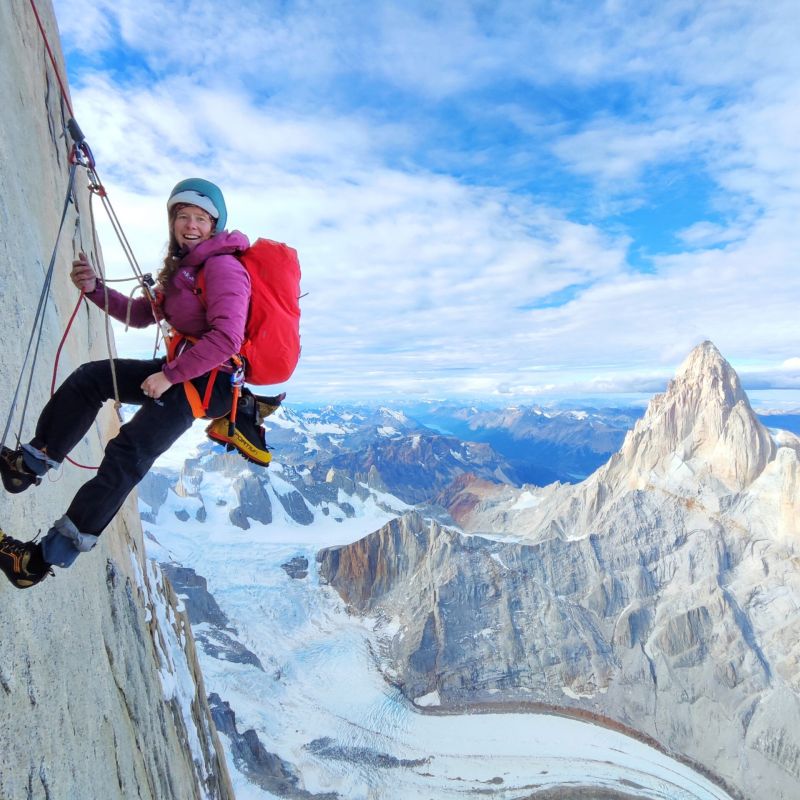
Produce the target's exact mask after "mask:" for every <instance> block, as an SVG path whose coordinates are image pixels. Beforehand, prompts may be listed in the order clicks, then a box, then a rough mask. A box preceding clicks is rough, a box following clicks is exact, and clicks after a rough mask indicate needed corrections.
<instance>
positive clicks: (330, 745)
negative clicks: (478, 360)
mask: <svg viewBox="0 0 800 800" xmlns="http://www.w3.org/2000/svg"><path fill="white" fill-rule="evenodd" d="M185 452H186V451H185V450H184V453H185ZM160 466H168V467H173V466H174V462H173V463H171V464H168V465H167V464H164V465H160ZM273 466H274V467H275V469H274V470H273V468H272V467H271V468H270V474H273V473H274V476H275V477H278V475H279V474H280V469H281V468H280V465H277V464H275V465H273ZM200 493H201V495H202V498H203V505H204V507H205V510H206V512H207V515H208V516H207V519H206V520H205V521H204V522H198V521H197V520H196V519H195V513H196V511H197V510H198V508H199V506H200V500H199V499H198V498H193V497H187V498H182V497H178V496H177V495H175V494H174V493H173V492H170V494H169V498H168V500H167V502H166V503H165V504H164V505H163V506H162V507H161V508H160V509H159V512H158V515H157V521H156V523H155V524H154V523H150V522H143V527H144V529H145V532H146V534H147V535H146V541H147V545H148V556H149V558H151V559H153V560H155V561H158V562H165V561H172V562H175V563H178V564H181V565H183V566H186V567H191V568H192V569H194V570H195V571H196V572H197V573H198V574H199V575H202V576H204V577H205V578H206V579H207V581H208V589H209V591H210V592H211V594H213V596H214V598H215V599H216V601H217V602H218V604H219V606H220V608H221V609H222V611H223V612H224V613H225V614H226V615H227V617H228V619H229V621H230V625H231V626H232V627H233V628H235V629H236V632H237V634H236V635H237V638H238V640H239V641H240V642H241V643H242V644H244V645H245V646H246V647H247V648H248V649H250V650H251V651H252V652H253V653H255V654H256V655H257V656H258V658H259V660H260V661H261V663H262V664H263V666H264V670H263V671H262V670H260V669H258V667H256V666H254V665H252V664H245V663H236V662H232V661H226V660H221V659H219V658H215V657H212V656H210V655H208V654H207V653H204V652H203V650H202V648H198V652H199V657H200V660H201V666H202V670H203V674H204V678H205V684H206V689H207V691H208V693H212V692H215V693H217V694H219V695H220V696H221V698H222V699H223V700H224V701H227V702H228V703H230V705H231V707H232V708H233V710H234V711H235V713H236V718H237V728H238V730H239V732H244V731H245V730H246V729H248V728H252V729H254V730H255V731H256V732H257V734H258V736H259V739H260V740H261V742H262V744H263V745H264V747H265V748H266V749H267V750H268V751H269V752H273V753H276V754H277V755H278V756H280V757H281V758H282V759H284V760H285V761H286V762H288V763H289V764H291V765H292V766H293V767H294V769H295V770H296V771H297V774H298V775H299V776H300V783H299V787H302V788H304V789H305V790H307V791H308V792H312V793H331V792H335V793H337V794H338V795H339V796H340V797H341V798H343V799H344V798H346V799H347V800H406V799H407V800H418V799H419V798H425V799H427V798H432V800H448V798H459V799H460V800H465V799H468V798H487V797H488V798H497V799H499V800H511V799H512V798H520V797H529V796H532V795H533V794H534V792H535V790H536V789H538V788H546V787H549V788H555V787H561V788H564V789H567V788H569V787H576V786H592V787H598V788H599V787H603V788H606V789H609V790H611V789H613V790H617V791H619V792H620V793H625V794H626V795H627V796H628V797H630V796H635V797H638V798H661V799H662V800H692V799H694V800H712V798H713V799H715V800H724V799H725V798H728V795H727V794H726V793H725V792H724V791H722V790H721V789H719V788H718V787H716V786H715V785H714V784H712V783H711V782H710V781H708V780H707V779H705V778H704V777H702V776H700V775H699V774H697V773H696V772H694V771H693V770H691V769H690V768H689V767H687V766H685V765H683V764H681V763H679V762H677V761H675V760H672V759H670V758H669V757H667V756H666V755H664V754H662V753H661V752H659V751H657V750H655V749H653V748H651V747H648V746H647V745H645V744H643V743H641V742H639V741H637V740H634V739H632V738H629V737H626V736H624V735H622V734H620V733H617V732H613V731H609V730H606V729H604V728H601V727H598V726H596V725H593V724H590V723H586V722H580V721H576V720H570V719H566V718H561V717H555V716H547V715H540V714H522V713H520V714H492V713H489V714H472V715H470V714H467V715H440V714H435V713H421V712H420V711H419V710H416V709H415V708H414V707H413V706H412V705H411V704H410V703H408V702H407V701H406V700H405V699H404V698H403V697H402V695H401V694H400V692H399V691H398V690H397V689H395V688H393V687H392V686H390V685H389V684H387V682H386V681H385V680H384V679H383V677H382V674H381V671H380V669H379V658H380V655H379V654H380V652H381V647H380V635H379V634H380V631H379V630H378V627H379V626H377V625H376V624H375V621H374V620H363V619H361V618H359V617H356V616H353V615H350V614H348V612H347V609H346V608H345V605H344V603H343V602H342V600H341V599H340V598H339V596H338V595H337V594H336V593H335V592H334V591H333V590H332V589H331V588H329V587H327V586H324V585H321V584H320V582H319V577H318V574H317V570H316V553H317V551H318V550H319V549H320V548H322V547H326V546H331V545H337V544H344V543H347V542H352V541H356V540H357V539H359V538H361V537H363V536H364V535H366V534H367V533H370V532H371V531H373V530H375V529H377V528H379V527H380V526H382V525H383V524H385V523H386V522H388V521H389V519H391V518H392V516H393V514H391V513H389V512H386V511H383V510H381V508H380V507H379V506H378V505H377V503H375V502H366V503H364V502H361V503H359V505H357V506H355V503H356V502H357V500H356V499H355V498H348V501H349V502H351V503H354V506H355V508H356V516H355V517H354V518H348V519H339V520H336V519H334V518H332V517H331V516H327V517H326V516H323V515H322V514H321V513H316V512H315V522H314V523H313V524H311V525H308V526H302V525H299V524H297V523H296V522H294V521H293V520H292V519H291V518H290V517H288V516H287V515H285V513H283V511H282V507H281V506H280V504H279V503H275V504H274V505H273V511H274V514H275V518H274V520H273V522H272V523H271V524H269V525H262V524H260V523H257V522H254V521H252V520H251V527H250V529H249V530H242V529H241V528H238V527H235V526H234V525H232V524H231V523H230V521H229V518H228V514H229V511H230V510H231V509H232V508H234V507H235V506H236V502H237V501H236V496H235V493H234V492H233V490H232V488H231V480H230V478H225V477H224V476H221V475H218V474H215V473H213V472H207V473H205V475H204V477H203V482H202V484H201V486H200ZM386 499H387V498H386V496H383V497H381V500H383V501H384V502H385V501H386ZM399 510H400V507H399V505H398V511H399ZM142 511H147V512H150V508H149V506H146V505H145V504H142ZM183 511H187V512H188V513H189V519H188V520H187V521H185V522H182V521H180V520H179V519H178V517H177V516H176V512H183ZM182 516H184V517H185V514H182ZM295 556H305V557H306V558H307V559H308V562H309V574H308V577H306V578H302V579H293V578H291V577H289V575H288V574H287V572H286V571H285V570H284V569H283V568H282V567H281V565H282V564H285V563H286V562H287V561H289V560H290V559H291V558H293V557H295ZM172 690H173V691H176V689H175V688H174V687H173V689H172ZM419 702H420V704H421V705H427V706H428V707H429V708H430V710H431V711H433V710H434V709H435V706H436V704H437V702H438V698H437V697H436V696H435V693H431V694H430V695H427V696H426V697H424V698H419ZM221 739H222V741H223V744H224V746H225V747H226V752H227V756H228V763H229V768H230V771H231V775H232V778H233V780H234V787H235V790H236V797H237V798H238V800H264V798H271V797H276V796H277V795H273V794H270V793H269V792H267V791H265V790H264V789H262V788H260V787H258V786H256V785H255V784H253V783H251V782H250V781H249V780H248V779H247V777H246V776H245V775H244V774H243V773H242V772H239V771H238V770H237V768H236V766H235V764H234V760H233V756H232V753H231V749H230V741H229V740H228V739H227V737H226V736H225V735H222V734H221Z"/></svg>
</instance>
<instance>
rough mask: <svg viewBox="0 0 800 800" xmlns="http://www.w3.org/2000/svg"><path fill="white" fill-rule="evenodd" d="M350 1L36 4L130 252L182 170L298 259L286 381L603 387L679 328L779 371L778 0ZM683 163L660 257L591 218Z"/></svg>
mask: <svg viewBox="0 0 800 800" xmlns="http://www.w3.org/2000/svg"><path fill="white" fill-rule="evenodd" d="M364 9H365V6H364V4H361V3H356V2H350V3H348V2H345V3H337V4H335V5H333V6H331V5H330V4H321V3H315V2H304V3H277V2H275V3H266V2H261V3H259V2H243V3H240V4H237V5H236V7H235V8H233V9H228V10H227V11H222V10H221V9H220V7H219V6H218V4H216V3H214V4H212V3H210V2H204V1H201V0H192V2H187V3H184V4H182V5H181V6H180V7H178V6H177V5H176V6H171V5H169V4H167V5H164V4H162V3H156V2H154V0H138V2H136V3H133V2H130V1H129V0H117V2H114V3H111V2H110V0H99V1H98V2H92V3H89V2H88V0H57V2H56V10H57V12H58V14H59V22H60V25H61V28H62V31H63V33H64V35H65V41H66V42H67V45H68V51H69V48H72V52H75V53H77V52H78V51H80V53H81V57H82V59H83V61H82V62H81V64H82V66H81V67H76V68H75V70H74V72H73V88H72V91H73V98H74V105H75V107H76V111H77V114H78V118H79V120H80V122H81V125H82V126H83V128H84V131H85V132H86V134H87V136H88V138H89V141H90V143H91V145H92V146H93V148H94V150H95V153H96V155H97V157H98V169H99V170H100V172H101V176H102V177H103V178H104V180H106V182H107V184H108V188H109V190H110V191H111V196H112V200H113V202H114V203H115V205H116V206H118V210H119V212H120V215H121V216H122V218H123V220H124V221H125V223H126V227H127V229H128V230H129V235H130V236H131V239H132V241H133V244H134V247H135V249H136V251H137V253H138V254H139V257H140V259H142V260H143V265H144V264H153V265H155V267H157V264H158V261H159V259H160V256H161V250H162V247H163V243H164V241H165V238H166V231H165V223H164V199H165V196H166V193H167V192H168V191H169V189H170V188H171V186H172V185H173V184H174V182H176V181H177V180H179V179H180V178H183V177H186V176H188V175H193V174H194V175H203V176H206V177H209V178H210V179H212V180H215V181H217V182H218V183H220V185H222V186H223V188H224V189H225V193H226V197H227V199H228V204H229V210H230V215H229V220H230V224H231V225H232V226H234V227H239V228H241V229H243V230H244V231H245V232H247V233H248V234H249V235H251V236H252V237H255V236H257V235H266V236H270V237H272V238H277V239H281V240H284V241H288V242H289V243H291V244H293V245H294V246H296V247H297V248H298V250H299V251H300V254H301V258H302V261H303V269H304V289H305V290H306V291H308V292H309V295H308V297H306V298H305V300H304V303H303V307H304V320H303V326H304V327H303V337H304V357H303V361H302V363H301V367H300V369H299V370H298V373H297V376H296V378H295V380H294V384H293V385H296V386H297V387H298V388H299V391H301V392H302V393H304V394H314V393H316V394H319V395H324V394H326V393H328V394H330V395H331V396H335V395H337V394H339V395H342V394H344V395H346V396H348V397H358V396H359V395H361V394H363V393H367V392H371V393H374V394H383V395H385V396H389V395H391V394H392V393H393V392H414V393H431V394H439V395H441V394H447V393H451V394H452V393H461V394H465V393H470V392H473V393H476V394H482V393H485V394H491V393H494V392H499V391H505V392H512V393H515V392H516V393H519V394H521V395H523V396H524V395H529V394H530V395H536V394H542V393H547V392H553V391H565V390H568V389H570V390H575V391H577V390H579V389H583V390H587V391H588V390H591V391H599V390H600V388H602V387H606V388H605V389H604V390H606V391H611V390H615V391H616V390H619V389H620V387H622V386H628V387H636V386H638V387H642V386H651V385H652V384H653V381H657V380H660V379H661V376H662V375H664V376H666V375H668V374H669V372H670V371H671V369H672V368H674V366H675V365H676V364H677V363H679V362H680V361H681V360H682V359H683V357H684V356H685V355H686V352H687V351H688V350H689V349H690V348H691V347H692V346H693V345H694V344H696V343H697V342H698V341H701V340H702V339H704V338H711V339H712V340H713V341H714V342H715V343H716V344H717V345H718V346H719V347H720V349H721V350H722V352H723V354H725V355H727V356H729V357H730V358H731V359H732V360H734V362H736V361H737V359H738V360H739V361H740V362H741V363H750V362H752V361H753V360H754V359H757V360H759V363H760V365H761V366H760V367H759V370H760V372H759V374H760V375H766V374H769V375H771V376H772V377H771V378H769V380H771V381H774V382H779V381H780V380H784V381H786V380H790V378H789V377H788V376H787V371H788V370H787V369H785V368H782V367H780V365H781V364H783V363H784V362H789V361H790V359H791V358H793V357H794V352H795V351H796V347H795V341H796V340H795V334H794V326H795V318H796V311H795V309H796V307H797V303H798V299H800V291H798V290H800V278H798V276H800V270H798V264H797V256H796V254H797V252H800V247H798V245H800V242H798V238H800V237H799V236H798V231H797V223H796V220H797V212H798V210H800V209H798V201H797V198H798V197H800V193H798V189H799V188H800V185H799V184H800V179H799V178H800V145H798V142H800V117H798V115H797V113H796V108H797V107H798V100H800V88H799V85H800V83H799V82H798V80H797V78H796V77H795V76H796V75H797V74H799V72H798V69H797V67H799V66H800V63H798V62H799V61H800V56H798V54H797V52H796V51H797V48H796V43H795V42H794V39H793V37H792V36H791V34H790V31H791V30H792V29H793V27H794V29H796V23H797V22H798V21H800V12H799V11H798V8H797V7H796V4H793V3H782V2H777V3H771V4H764V5H763V6H756V5H755V4H750V3H741V2H735V1H734V0H730V2H719V3H714V4H711V5H701V6H700V7H698V6H697V4H696V3H692V2H688V0H686V2H683V0H681V1H680V2H676V3H670V4H667V5H664V4H657V3H649V2H648V3H633V2H607V3H605V4H602V5H599V4H595V3H568V4H562V5H561V6H558V7H551V9H550V11H549V12H548V13H547V14H545V13H544V12H543V11H541V12H537V11H536V9H534V10H531V9H530V8H527V7H526V8H522V7H521V6H520V5H519V4H518V3H515V2H498V3H496V4H492V7H491V8H489V7H487V6H485V5H484V4H478V3H465V2H445V3H440V4H435V5H434V6H431V5H430V4H426V3H421V2H418V3H413V2H412V3H399V2H379V3H375V4H371V5H370V6H369V10H368V12H365V10H364ZM178 11H180V13H178ZM89 30H91V35H89V33H88V32H89ZM120 41H122V42H123V43H124V45H125V48H126V52H125V53H124V55H123V56H115V51H114V49H113V48H114V47H116V46H119V43H120ZM76 75H77V79H76ZM450 126H452V127H450ZM470 126H475V129H474V130H473V129H472V128H471V127H470ZM510 132H516V133H515V134H513V135H516V136H517V137H518V138H517V139H513V138H510V137H512V133H510ZM689 162H691V164H692V170H694V171H695V172H697V173H698V174H702V175H703V177H704V178H705V180H706V182H707V184H708V185H707V186H706V187H705V191H707V192H708V193H709V195H710V205H709V207H708V208H707V209H705V210H704V212H703V214H702V216H698V217H697V218H695V219H693V220H692V221H691V222H690V223H689V224H684V223H683V222H682V223H681V224H680V226H678V228H677V229H676V231H675V237H676V238H675V241H676V248H680V247H684V248H685V251H684V252H681V251H680V250H679V249H676V248H673V249H672V250H670V251H668V252H660V251H659V249H658V246H656V245H654V244H652V243H651V242H650V241H649V240H647V239H635V238H633V236H634V234H633V233H632V232H631V231H629V230H627V229H626V228H625V227H623V224H622V223H621V222H620V220H619V218H618V217H617V216H616V215H617V214H618V212H619V209H620V208H627V209H630V208H634V207H637V208H639V209H640V210H642V212H643V213H645V212H646V211H647V208H648V201H649V199H650V198H651V197H652V190H653V186H651V185H650V182H651V181H655V182H660V185H659V187H658V188H659V190H660V191H665V185H666V181H667V179H670V180H671V179H673V177H674V176H675V175H677V176H678V177H680V175H681V169H682V167H683V166H684V165H685V164H687V163H689ZM542 164H545V165H546V166H547V167H548V168H550V169H552V170H553V171H554V172H555V174H560V173H558V170H562V171H563V174H564V176H565V177H564V178H563V181H564V185H563V191H561V192H559V191H556V190H553V191H550V192H549V194H548V195H547V200H544V199H543V197H544V195H543V194H541V193H540V192H539V187H538V184H537V178H538V176H537V174H536V173H532V174H526V171H530V170H531V169H532V165H542ZM475 165H479V166H480V167H481V170H480V171H479V172H475V173H473V172H470V170H471V168H472V167H474V166H475ZM662 169H664V170H665V171H664V172H660V170H662ZM520 173H521V174H520ZM570 174H572V175H577V176H579V177H580V179H581V181H583V183H580V182H579V183H574V182H571V181H572V179H571V178H570ZM476 175H477V176H478V177H476ZM552 180H555V179H552ZM587 197H588V198H590V200H587ZM587 204H588V205H591V206H592V216H591V219H592V224H586V223H584V224H580V223H579V222H577V221H576V220H579V219H586V218H587V214H586V213H585V206H586V205H587ZM103 241H104V245H105V246H104V249H105V250H106V255H107V258H108V259H109V261H110V262H112V268H113V269H121V267H119V266H118V262H119V257H118V256H117V255H115V253H114V247H113V246H111V245H108V241H109V235H108V229H107V228H104V230H103ZM631 247H636V248H639V249H643V250H646V251H647V252H648V254H649V255H650V256H651V260H652V272H651V273H649V274H641V273H639V272H638V271H637V270H635V269H634V268H633V267H632V266H631V265H630V264H628V263H627V262H626V256H627V252H628V249H629V248H631ZM132 341H134V342H138V341H139V339H138V336H133V337H132ZM139 346H140V345H139V344H137V345H136V347H139ZM147 347H148V348H149V347H150V338H149V335H148V345H147ZM542 365H544V367H542ZM533 369H537V370H538V371H537V372H536V376H535V379H531V371H532V370H533ZM651 371H655V372H651ZM653 374H655V375H656V377H655V378H654V377H653ZM781 376H783V377H781ZM765 380H766V379H765ZM791 380H792V381H793V380H794V379H793V378H792V379H791ZM500 387H504V388H502V389H501V388H500Z"/></svg>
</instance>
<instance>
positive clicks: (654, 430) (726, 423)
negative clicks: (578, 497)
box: [609, 341, 775, 491]
mask: <svg viewBox="0 0 800 800" xmlns="http://www.w3.org/2000/svg"><path fill="white" fill-rule="evenodd" d="M774 453H775V445H774V443H773V442H772V439H771V437H770V435H769V432H768V431H767V430H766V428H765V427H764V426H763V425H762V424H761V423H760V422H759V421H758V419H757V417H756V415H755V413H754V412H753V409H752V408H751V406H750V402H749V401H748V399H747V395H746V394H745V393H744V390H743V389H742V385H741V382H740V381H739V376H738V375H737V374H736V371H735V370H734V369H733V367H731V365H730V364H729V363H728V362H727V361H726V360H725V359H724V358H723V357H722V355H721V354H720V352H719V350H717V348H716V347H715V346H714V345H713V344H712V343H711V342H709V341H706V342H703V343H702V344H699V345H698V346H697V347H695V348H694V350H692V352H691V353H690V354H689V356H688V358H687V359H686V361H684V362H683V364H682V365H681V367H680V368H679V369H678V372H677V373H676V375H675V378H674V379H673V380H671V381H670V382H669V385H668V386H667V390H666V392H664V393H663V394H659V395H656V396H655V397H654V398H653V399H652V400H651V401H650V405H649V406H648V408H647V413H646V414H645V416H644V418H643V419H641V420H640V421H639V422H638V423H637V424H636V426H635V428H634V429H633V430H632V431H631V432H630V433H629V434H628V436H627V437H626V438H625V442H624V444H623V446H622V449H621V451H620V453H619V458H616V459H614V461H615V462H616V463H614V464H611V465H609V466H610V467H611V468H612V470H613V472H615V473H616V475H617V477H622V476H623V473H625V474H627V476H628V483H629V484H631V483H632V484H634V485H637V486H640V487H641V488H644V486H645V485H647V484H648V483H650V482H654V483H656V484H659V483H661V482H662V480H663V479H664V478H665V477H669V475H673V476H675V477H677V476H678V473H682V474H684V475H694V476H697V477H702V476H704V475H708V476H711V477H713V478H715V479H716V480H718V481H720V482H721V483H722V484H723V485H724V486H725V487H727V489H728V490H731V491H740V490H742V489H744V488H745V487H746V486H748V485H749V484H750V483H751V482H752V481H753V480H755V478H756V477H758V475H759V474H760V473H761V471H762V470H763V469H764V467H765V466H766V464H767V463H768V462H769V461H770V460H771V459H772V458H773V457H774ZM609 477H611V476H609Z"/></svg>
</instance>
